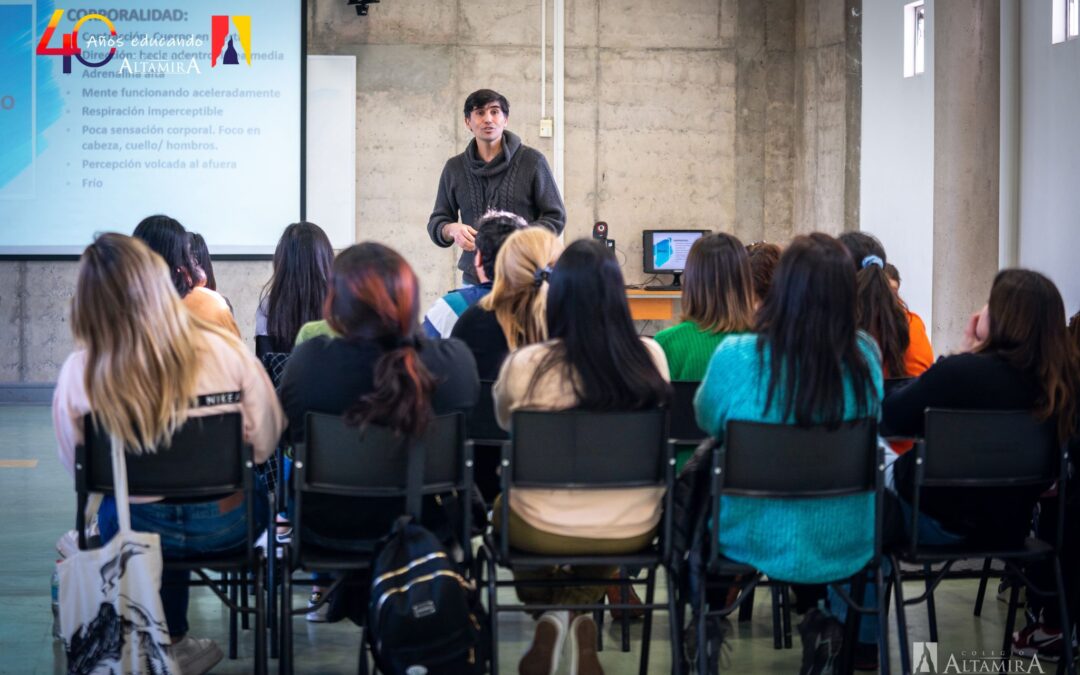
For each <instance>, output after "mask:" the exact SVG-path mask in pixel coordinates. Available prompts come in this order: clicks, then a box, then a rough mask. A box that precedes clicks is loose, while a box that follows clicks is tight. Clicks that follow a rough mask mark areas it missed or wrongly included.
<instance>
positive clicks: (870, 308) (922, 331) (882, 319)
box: [840, 232, 934, 377]
mask: <svg viewBox="0 0 1080 675" xmlns="http://www.w3.org/2000/svg"><path fill="white" fill-rule="evenodd" d="M840 242H841V243H842V244H843V245H844V246H846V247H847V249H848V251H849V252H850V253H851V259H852V262H854V263H855V271H856V280H857V282H858V296H857V298H858V300H857V305H856V311H855V316H856V321H857V322H858V325H859V328H861V329H863V330H865V331H866V332H867V333H870V335H871V336H872V337H873V338H874V339H875V340H877V343H878V347H879V348H880V349H881V362H882V364H883V366H884V368H885V377H917V376H918V375H920V374H921V373H922V372H923V371H925V370H926V369H927V368H929V367H930V364H931V363H933V362H934V350H933V347H931V346H930V339H929V338H928V337H927V335H926V324H924V323H923V320H922V318H920V317H919V315H918V314H915V313H914V312H912V311H911V310H909V309H908V308H907V305H905V304H904V302H903V301H902V300H901V299H900V296H899V295H897V294H896V293H895V292H894V291H893V289H892V286H891V284H890V283H889V276H888V275H887V274H886V272H885V266H886V265H887V264H888V259H887V258H886V257H885V247H884V246H882V245H881V242H880V241H878V240H877V238H876V237H874V236H873V235H870V234H867V233H865V232H845V233H843V234H842V235H840Z"/></svg>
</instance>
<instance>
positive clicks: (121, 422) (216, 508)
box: [52, 234, 285, 674]
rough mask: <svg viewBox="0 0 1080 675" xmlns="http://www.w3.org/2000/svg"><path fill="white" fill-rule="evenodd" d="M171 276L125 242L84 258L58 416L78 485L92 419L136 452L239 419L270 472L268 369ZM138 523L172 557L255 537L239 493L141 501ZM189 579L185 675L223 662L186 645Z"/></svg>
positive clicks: (135, 515) (175, 630) (109, 241)
mask: <svg viewBox="0 0 1080 675" xmlns="http://www.w3.org/2000/svg"><path fill="white" fill-rule="evenodd" d="M170 271H172V272H175V270H169V269H168V268H167V267H166V266H165V263H164V262H163V261H162V258H161V257H160V256H157V255H154V254H153V253H152V252H151V251H150V249H149V248H147V246H146V245H145V244H143V243H142V242H141V241H139V240H138V239H134V238H131V237H126V236H123V235H119V234H103V235H101V236H99V237H98V238H97V239H96V240H95V242H94V243H93V244H91V245H90V246H89V247H87V249H86V251H85V252H84V253H83V255H82V260H81V263H80V267H79V276H78V281H77V284H76V288H75V297H74V299H73V301H72V309H71V320H72V322H71V325H72V332H73V333H74V336H75V340H76V343H77V345H78V349H77V351H75V352H73V353H72V354H71V355H70V356H68V358H67V360H66V361H64V365H63V367H62V368H61V370H60V376H59V378H58V380H57V384H56V392H55V394H54V396H53V407H52V414H53V425H54V427H55V430H56V437H57V441H58V443H59V450H60V461H61V462H62V463H63V465H64V468H66V469H67V471H68V473H69V474H72V475H74V470H73V466H74V462H75V447H76V446H77V445H79V444H81V443H82V442H83V441H84V438H83V417H84V416H85V415H87V414H93V415H94V416H95V417H96V418H97V422H98V423H99V424H101V425H102V426H103V427H104V428H105V430H106V431H108V432H109V433H111V434H113V435H115V436H118V437H120V438H121V439H123V440H124V442H125V443H126V445H127V448H128V449H129V451H134V452H155V451H158V450H159V449H160V451H161V452H168V450H167V446H168V443H169V439H170V437H171V436H172V434H173V433H174V432H175V430H176V429H178V428H179V427H181V426H182V425H183V424H184V422H185V421H187V420H189V419H191V418H197V417H201V416H204V415H216V414H221V413H229V412H240V413H241V414H242V415H243V420H244V423H243V429H244V441H245V442H246V443H249V444H251V446H252V447H253V449H254V456H255V461H256V462H257V463H260V464H261V463H262V462H265V461H266V459H267V457H269V455H270V453H271V451H272V450H273V448H274V445H275V443H276V442H277V439H278V436H279V435H280V433H281V431H282V429H283V428H284V426H285V420H284V416H283V415H282V412H281V407H280V406H279V405H278V402H277V398H276V397H275V395H274V390H273V387H271V385H270V381H269V379H267V377H266V373H265V372H263V369H262V366H260V365H259V362H258V361H256V360H255V357H254V356H252V355H251V354H250V353H249V352H248V351H247V350H246V349H244V346H243V345H242V344H240V341H239V340H238V339H237V338H236V337H235V336H233V334H232V333H231V332H228V331H224V330H222V329H221V328H220V327H218V326H216V325H213V324H209V323H206V322H204V321H202V320H201V319H199V318H197V317H195V316H194V315H193V314H191V313H190V312H188V311H187V310H186V309H184V307H183V306H182V304H181V302H180V299H179V298H178V297H177V296H176V292H175V290H174V288H173V283H174V281H173V280H172V279H170ZM174 278H175V277H174ZM225 392H240V401H239V402H238V403H227V404H220V405H205V406H204V405H201V404H199V403H197V402H196V401H197V398H196V397H200V396H203V395H209V394H220V393H225ZM257 499H258V503H256V504H255V505H254V513H255V514H256V516H257V517H258V518H260V522H259V523H257V526H256V530H258V529H261V528H263V527H265V524H266V523H265V516H266V511H267V509H268V506H267V503H266V495H265V491H263V492H260V493H259V494H257ZM135 501H138V502H139V503H134V502H135ZM98 525H99V527H100V531H101V537H102V539H103V540H105V541H108V540H110V539H111V538H112V537H113V536H114V535H115V534H116V532H117V529H118V524H117V518H116V505H115V502H114V501H113V498H112V497H106V498H105V500H104V502H103V503H102V505H101V508H100V510H99V512H98ZM131 525H132V528H133V529H135V530H138V531H142V532H156V533H158V534H160V535H161V548H162V553H163V554H164V556H165V557H166V558H184V557H190V556H193V555H204V554H207V553H216V552H222V553H224V552H229V551H231V550H233V549H236V548H238V547H240V546H242V545H243V544H244V538H245V536H246V535H247V528H246V521H245V508H244V503H243V500H242V498H241V495H240V494H236V495H229V496H228V497H225V498H224V499H220V500H216V501H211V502H205V503H190V502H184V503H170V502H168V501H161V500H160V499H157V500H154V499H151V500H150V501H147V499H146V498H140V499H138V500H133V503H132V504H131ZM187 577H188V572H177V571H166V572H164V574H163V581H164V582H165V584H164V585H163V586H162V588H161V599H162V603H163V604H164V609H165V618H166V621H167V622H168V628H169V633H170V635H171V636H172V639H173V644H172V647H171V651H172V656H173V657H174V658H175V659H176V660H177V665H178V666H179V667H180V671H181V672H183V673H196V674H197V673H204V672H206V671H208V670H209V669H210V668H211V667H213V665H214V664H215V663H217V662H218V661H220V660H221V658H222V653H221V650H220V649H219V648H218V646H217V645H216V644H214V643H213V642H212V641H210V640H198V639H195V638H193V637H191V636H190V635H187V631H188V624H187V608H188V587H187V586H179V585H172V584H175V583H177V582H183V581H185V580H186V579H187Z"/></svg>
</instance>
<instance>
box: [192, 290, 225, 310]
mask: <svg viewBox="0 0 1080 675" xmlns="http://www.w3.org/2000/svg"><path fill="white" fill-rule="evenodd" d="M187 297H191V298H192V300H193V301H194V302H198V303H205V304H210V305H214V306H215V307H217V308H219V309H224V310H226V311H228V310H229V303H227V302H225V296H223V295H222V294H221V293H218V292H217V291H212V290H210V289H209V288H207V287H205V286H196V287H195V288H193V289H191V291H190V292H189V293H188V295H187Z"/></svg>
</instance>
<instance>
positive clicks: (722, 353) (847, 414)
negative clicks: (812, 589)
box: [694, 233, 882, 583]
mask: <svg viewBox="0 0 1080 675" xmlns="http://www.w3.org/2000/svg"><path fill="white" fill-rule="evenodd" d="M855 301H856V289H855V273H854V270H853V267H852V264H851V257H850V256H849V255H848V253H847V251H846V250H845V249H844V247H843V245H841V244H840V242H839V241H837V240H836V239H834V238H832V237H830V236H828V235H825V234H820V233H815V234H811V235H807V236H800V237H796V238H795V240H794V241H792V243H791V245H789V246H788V247H787V249H786V250H785V251H784V253H783V255H782V257H781V258H780V265H779V267H778V268H777V270H776V277H775V279H774V280H773V288H772V289H771V290H770V292H769V295H767V296H766V298H765V302H764V304H762V306H761V307H760V308H759V310H758V314H757V323H756V331H757V334H756V335H733V336H730V337H728V338H727V339H726V340H724V341H723V342H722V343H720V346H719V347H718V348H717V349H716V353H714V354H713V357H712V360H711V361H710V362H709V368H708V370H707V371H706V373H705V379H704V380H703V381H702V384H701V387H700V388H699V389H698V392H697V396H696V397H695V400H694V408H695V410H696V412H697V422H698V425H700V426H701V428H702V429H703V430H704V431H706V432H708V433H709V434H710V435H711V436H713V437H715V438H716V439H717V440H720V441H722V440H723V439H724V432H725V430H726V427H727V423H728V422H729V421H731V420H745V421H751V422H767V423H771V424H791V425H796V426H804V427H805V426H812V425H820V424H825V425H836V424H839V423H840V422H842V421H845V420H854V419H859V418H865V417H877V415H878V410H879V403H880V400H881V391H882V389H881V388H882V379H881V361H880V357H879V356H878V350H877V347H876V345H875V344H874V341H873V339H871V338H870V336H868V335H867V334H865V333H863V332H862V331H859V330H858V329H857V328H856V325H855ZM718 532H719V539H720V549H721V552H722V553H723V554H724V555H725V556H727V557H729V558H732V559H733V560H738V561H740V562H744V563H748V564H750V565H753V566H754V567H756V568H758V569H760V570H761V571H762V572H764V573H765V574H768V575H769V577H770V578H775V579H783V580H785V581H789V582H797V583H823V582H826V581H833V580H836V579H844V578H847V577H849V576H851V575H852V574H854V573H855V572H857V571H858V570H859V569H861V568H862V567H863V566H864V565H865V564H866V563H867V561H868V560H869V559H870V557H871V555H872V554H873V544H874V508H873V495H854V496H844V497H836V498H831V499H813V500H805V501H804V500H786V499H780V500H773V499H753V498H746V497H724V498H723V504H722V507H721V513H720V524H719V527H718ZM764 532H768V533H769V536H768V537H762V536H761V533H764Z"/></svg>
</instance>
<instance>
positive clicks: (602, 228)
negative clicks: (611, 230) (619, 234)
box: [592, 220, 608, 240]
mask: <svg viewBox="0 0 1080 675" xmlns="http://www.w3.org/2000/svg"><path fill="white" fill-rule="evenodd" d="M607 235H608V226H607V223H605V222H604V221H602V220H598V221H596V224H595V225H593V226H592V236H593V239H600V240H604V239H607Z"/></svg>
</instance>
